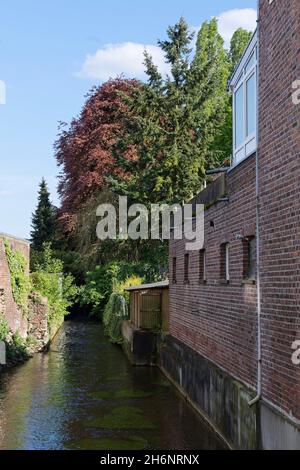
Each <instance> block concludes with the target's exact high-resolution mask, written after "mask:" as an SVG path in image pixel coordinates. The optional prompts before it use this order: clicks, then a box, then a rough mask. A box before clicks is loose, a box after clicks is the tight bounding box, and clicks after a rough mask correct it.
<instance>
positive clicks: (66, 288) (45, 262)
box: [31, 243, 77, 332]
mask: <svg viewBox="0 0 300 470" xmlns="http://www.w3.org/2000/svg"><path fill="white" fill-rule="evenodd" d="M63 271H64V267H63V263H62V261H61V260H59V259H57V258H55V256H54V254H53V251H52V249H51V245H50V244H49V243H45V244H44V245H43V250H42V252H41V256H40V258H39V261H38V262H37V264H36V265H35V266H34V272H32V274H31V279H32V286H33V289H34V291H35V292H36V293H38V294H40V295H41V296H43V297H46V298H47V299H48V306H49V316H48V326H49V330H50V332H51V329H52V327H53V326H54V325H56V324H57V323H59V322H60V321H61V320H62V319H63V318H64V316H65V315H67V314H68V307H70V306H71V305H72V303H73V301H74V299H75V297H76V295H77V287H76V286H75V284H74V279H73V276H71V275H70V274H64V272H63Z"/></svg>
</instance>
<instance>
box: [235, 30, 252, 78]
mask: <svg viewBox="0 0 300 470" xmlns="http://www.w3.org/2000/svg"><path fill="white" fill-rule="evenodd" d="M251 36H252V33H251V31H247V30H246V29H243V28H238V29H237V30H236V31H235V33H234V34H233V36H232V39H231V42H230V51H229V60H230V65H231V72H233V71H234V69H235V67H236V66H237V64H238V63H239V61H240V59H241V57H242V55H243V54H244V52H245V49H246V47H247V45H248V43H249V41H250V39H251Z"/></svg>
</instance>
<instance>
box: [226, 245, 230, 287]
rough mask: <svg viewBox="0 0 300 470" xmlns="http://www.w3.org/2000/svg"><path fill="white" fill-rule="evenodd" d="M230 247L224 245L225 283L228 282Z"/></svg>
mask: <svg viewBox="0 0 300 470" xmlns="http://www.w3.org/2000/svg"><path fill="white" fill-rule="evenodd" d="M229 263H230V245H229V243H226V244H225V270H226V281H227V282H229V281H230V266H229Z"/></svg>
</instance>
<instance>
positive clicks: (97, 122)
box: [54, 79, 138, 231]
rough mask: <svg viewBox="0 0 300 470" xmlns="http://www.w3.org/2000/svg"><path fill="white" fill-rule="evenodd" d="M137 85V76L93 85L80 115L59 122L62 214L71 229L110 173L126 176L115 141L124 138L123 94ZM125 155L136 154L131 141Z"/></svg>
mask: <svg viewBox="0 0 300 470" xmlns="http://www.w3.org/2000/svg"><path fill="white" fill-rule="evenodd" d="M136 87H138V82H137V81H136V80H124V79H116V80H110V81H108V82H107V83H104V84H103V85H101V86H99V87H94V88H92V90H91V91H90V92H89V94H88V95H87V100H86V103H85V104H84V106H83V109H82V111H81V113H80V115H79V117H78V118H76V119H73V121H72V122H71V124H70V126H69V127H67V125H66V124H65V123H61V125H60V133H59V136H58V139H57V141H56V143H55V146H54V147H55V156H56V159H57V162H58V165H59V166H60V168H61V172H60V181H59V188H58V189H59V194H60V196H61V200H62V205H61V210H60V215H59V218H60V220H61V222H63V223H64V225H65V228H66V229H67V230H68V231H72V230H73V229H74V228H75V226H76V214H77V213H78V212H79V211H80V209H81V208H82V207H83V205H84V204H85V203H86V201H88V200H89V199H90V198H91V197H92V196H93V195H95V194H97V193H98V192H99V191H101V190H103V189H104V188H105V187H106V177H107V176H108V175H119V176H120V177H121V178H123V177H125V175H124V171H123V169H122V168H120V167H118V166H117V164H116V159H115V157H114V152H113V149H114V145H115V142H116V139H121V138H122V133H123V127H124V125H123V123H124V119H125V116H126V114H127V112H128V110H127V105H126V103H125V100H124V98H123V95H126V94H130V93H131V90H132V89H134V88H136ZM124 156H125V157H126V158H129V159H130V158H134V149H133V148H132V145H131V144H129V145H128V147H127V148H126V149H124Z"/></svg>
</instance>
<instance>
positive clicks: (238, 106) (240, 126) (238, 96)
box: [235, 85, 244, 148]
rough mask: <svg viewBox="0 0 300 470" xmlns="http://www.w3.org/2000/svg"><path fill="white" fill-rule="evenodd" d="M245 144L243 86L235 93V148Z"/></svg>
mask: <svg viewBox="0 0 300 470" xmlns="http://www.w3.org/2000/svg"><path fill="white" fill-rule="evenodd" d="M243 142H244V94H243V85H242V86H241V87H240V88H239V89H238V90H237V91H236V93H235V147H236V148H237V147H239V146H240V145H242V143H243Z"/></svg>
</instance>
